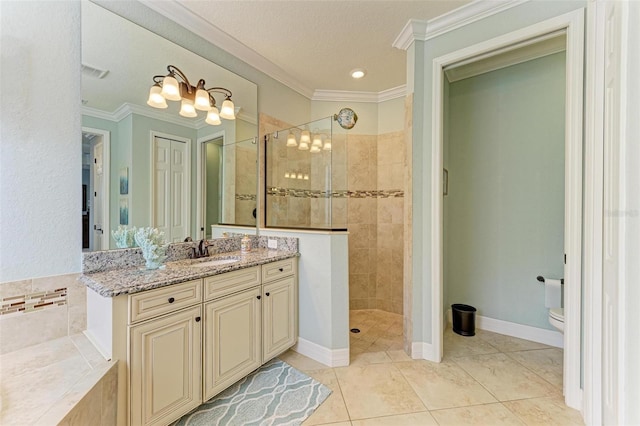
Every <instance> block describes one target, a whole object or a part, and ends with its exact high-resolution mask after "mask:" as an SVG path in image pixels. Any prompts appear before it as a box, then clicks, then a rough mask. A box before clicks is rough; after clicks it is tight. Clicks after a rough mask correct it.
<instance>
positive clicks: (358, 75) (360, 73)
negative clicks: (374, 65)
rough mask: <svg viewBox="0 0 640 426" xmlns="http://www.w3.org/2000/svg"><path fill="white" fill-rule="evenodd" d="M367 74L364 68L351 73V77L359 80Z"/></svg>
mask: <svg viewBox="0 0 640 426" xmlns="http://www.w3.org/2000/svg"><path fill="white" fill-rule="evenodd" d="M366 74H367V72H366V71H365V70H364V68H356V69H355V70H352V71H351V77H353V78H355V79H358V78H362V77H364V76H365V75H366Z"/></svg>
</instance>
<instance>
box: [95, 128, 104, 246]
mask: <svg viewBox="0 0 640 426" xmlns="http://www.w3.org/2000/svg"><path fill="white" fill-rule="evenodd" d="M103 159H104V157H103V143H102V138H98V142H96V143H95V144H94V145H93V167H92V175H93V176H92V179H93V203H92V207H93V212H92V213H93V245H92V246H91V249H92V250H102V235H103V234H104V229H105V228H106V227H105V226H103V223H102V219H103V218H102V209H103V203H104V201H103V200H104V195H105V194H104V193H103V192H104V190H103V188H104V186H103V180H104V168H103Z"/></svg>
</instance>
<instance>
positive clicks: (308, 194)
mask: <svg viewBox="0 0 640 426" xmlns="http://www.w3.org/2000/svg"><path fill="white" fill-rule="evenodd" d="M267 195H271V196H274V197H290V198H403V197H404V191H403V190H401V189H382V190H376V189H373V190H345V189H336V190H321V189H297V188H281V187H277V186H272V187H270V188H269V189H267Z"/></svg>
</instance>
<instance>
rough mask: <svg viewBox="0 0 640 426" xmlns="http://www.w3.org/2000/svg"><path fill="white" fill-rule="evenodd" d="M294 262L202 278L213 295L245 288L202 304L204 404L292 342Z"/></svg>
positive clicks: (294, 330)
mask: <svg viewBox="0 0 640 426" xmlns="http://www.w3.org/2000/svg"><path fill="white" fill-rule="evenodd" d="M296 264H297V262H296V259H285V260H282V261H278V262H274V263H269V264H265V265H262V266H261V267H254V268H248V269H242V270H239V271H234V272H230V273H227V274H224V275H216V276H213V277H209V278H205V279H204V285H205V294H206V295H207V294H208V295H214V296H211V297H215V295H219V294H221V293H222V292H221V290H220V289H221V288H224V287H229V286H233V287H234V288H240V289H243V290H242V291H240V292H235V293H233V294H231V295H228V296H226V297H219V298H217V299H214V300H211V301H206V300H205V304H204V317H205V332H204V354H205V361H204V400H205V401H206V400H208V399H210V398H212V397H213V396H215V395H217V394H218V393H220V392H221V391H223V390H224V389H226V388H227V387H229V386H230V385H232V384H233V383H235V382H237V381H238V380H239V379H241V378H243V377H244V376H246V375H247V374H249V373H250V372H252V371H253V370H255V369H256V368H258V367H259V366H260V365H262V364H264V363H265V362H267V361H269V360H270V359H272V358H273V357H275V356H276V355H279V354H280V353H282V352H284V351H285V350H287V349H289V348H290V347H292V346H293V345H294V344H295V343H296V338H297V335H298V330H297V318H298V308H297V305H298V303H297V301H298V296H297V292H296V288H297V286H296V275H295V273H296ZM229 283H231V284H229ZM260 283H262V285H261V286H260V285H258V284H260Z"/></svg>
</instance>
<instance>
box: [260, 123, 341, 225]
mask: <svg viewBox="0 0 640 426" xmlns="http://www.w3.org/2000/svg"><path fill="white" fill-rule="evenodd" d="M333 124H334V122H333V120H332V117H327V118H323V119H320V120H317V121H313V122H311V123H306V124H303V125H300V126H296V127H292V128H289V129H283V130H280V131H278V132H275V133H273V134H271V135H268V137H267V153H266V165H267V170H266V174H267V179H266V183H267V191H266V192H267V195H266V226H267V227H280V228H301V229H323V230H336V229H346V222H347V220H346V219H347V209H346V206H347V204H346V196H347V191H346V188H347V185H346V183H347V177H346V166H347V159H346V152H347V150H346V131H345V130H344V129H342V128H340V127H339V126H334V125H333ZM336 127H337V128H336Z"/></svg>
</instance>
